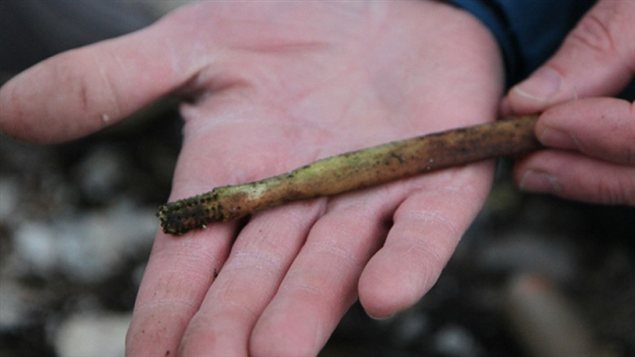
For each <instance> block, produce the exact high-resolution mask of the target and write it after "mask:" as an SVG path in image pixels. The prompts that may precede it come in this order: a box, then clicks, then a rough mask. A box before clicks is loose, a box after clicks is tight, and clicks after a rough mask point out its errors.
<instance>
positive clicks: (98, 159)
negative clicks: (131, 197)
mask: <svg viewBox="0 0 635 357" xmlns="http://www.w3.org/2000/svg"><path fill="white" fill-rule="evenodd" d="M125 158H126V156H125V155H124V154H122V153H121V152H119V150H117V149H116V148H115V147H112V146H107V145H101V146H97V147H96V148H94V149H93V150H92V151H91V152H89V153H88V154H86V155H85V156H84V157H83V160H82V161H81V162H80V163H79V164H78V165H77V167H76V168H75V174H76V176H77V181H78V184H79V188H80V190H81V192H82V194H83V196H84V197H86V198H88V199H90V200H91V201H94V202H105V201H107V200H109V199H110V198H111V197H112V196H113V194H114V193H115V192H116V191H117V188H118V187H119V186H120V185H121V184H122V182H123V181H124V177H125V175H126V173H127V172H129V171H130V169H129V168H128V164H127V163H126V162H125Z"/></svg>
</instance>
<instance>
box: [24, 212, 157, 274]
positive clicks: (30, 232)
mask: <svg viewBox="0 0 635 357" xmlns="http://www.w3.org/2000/svg"><path fill="white" fill-rule="evenodd" d="M156 227H157V223H156V218H155V216H154V210H153V209H149V208H136V207H134V206H132V204H130V203H127V202H120V203H119V204H116V205H114V206H112V207H109V208H107V209H105V210H103V211H93V212H90V213H87V214H86V215H83V216H73V217H68V218H62V219H60V220H58V221H56V222H53V223H50V224H45V223H42V222H27V223H24V224H22V225H21V226H20V227H19V228H18V229H17V231H16V232H15V234H14V236H13V242H14V249H15V254H16V255H17V261H18V262H19V263H18V264H19V265H20V267H18V268H17V270H21V271H22V273H33V274H37V275H40V276H47V275H48V274H50V273H51V272H57V273H61V274H63V275H65V276H67V277H69V278H72V279H77V280H78V281H79V282H96V281H100V280H103V279H105V278H107V277H108V276H110V275H111V274H113V273H117V271H118V269H120V267H121V264H123V263H125V262H126V260H127V259H129V258H131V257H133V256H134V255H135V254H139V252H145V251H146V250H147V249H149V246H150V244H151V241H152V237H153V235H154V232H155V231H156Z"/></svg>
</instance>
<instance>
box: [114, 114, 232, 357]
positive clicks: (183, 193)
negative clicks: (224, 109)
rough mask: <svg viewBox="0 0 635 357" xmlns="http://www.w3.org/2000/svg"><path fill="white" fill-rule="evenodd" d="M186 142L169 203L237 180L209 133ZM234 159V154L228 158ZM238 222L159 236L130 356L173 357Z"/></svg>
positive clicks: (130, 338)
mask: <svg viewBox="0 0 635 357" xmlns="http://www.w3.org/2000/svg"><path fill="white" fill-rule="evenodd" d="M191 124H192V122H191V121H190V122H188V124H187V125H186V129H185V130H184V132H185V134H186V140H184V144H183V147H182V149H181V153H180V156H179V160H178V162H177V166H176V169H175V176H174V180H173V189H172V193H171V199H172V200H174V199H177V198H183V197H188V196H192V195H194V194H196V193H200V192H205V191H207V190H208V189H209V187H215V186H219V185H220V184H225V183H227V182H233V181H234V180H235V178H234V177H232V175H233V174H234V172H235V171H237V170H230V169H223V168H228V167H231V166H228V165H223V164H218V163H216V162H215V160H217V158H218V156H219V155H217V154H216V155H215V153H217V151H216V150H217V149H216V148H214V147H207V146H205V145H203V143H204V142H209V141H212V138H213V136H210V134H209V133H206V134H204V133H200V134H201V135H199V136H198V137H195V138H192V134H191V133H190V131H189V129H188V125H191ZM225 156H231V155H227V154H226V155H225ZM236 229H237V224H236V223H230V224H211V225H209V226H208V227H207V229H205V230H198V231H194V232H190V233H188V235H187V236H184V237H175V236H172V235H166V234H163V233H161V232H160V233H158V234H157V237H156V239H155V242H154V246H153V249H152V252H151V254H150V258H149V261H148V265H147V267H146V269H145V271H144V274H143V280H142V282H141V286H140V288H139V292H138V294H137V300H136V302H135V308H134V311H133V318H132V322H131V325H130V327H129V330H128V335H127V338H126V351H127V355H129V356H164V355H174V354H175V352H176V351H177V349H178V347H179V344H180V341H181V338H182V336H183V334H184V332H185V330H186V328H187V326H188V324H189V321H190V320H191V318H192V317H193V316H194V314H195V313H196V311H198V309H199V307H200V305H201V303H202V302H203V299H204V297H205V295H206V294H207V292H208V290H209V287H210V285H211V284H212V282H213V280H214V276H215V275H216V274H217V273H218V272H219V271H220V270H221V267H222V266H223V264H224V262H225V260H226V257H227V255H228V252H229V250H230V248H231V245H232V243H233V237H234V236H235V232H236Z"/></svg>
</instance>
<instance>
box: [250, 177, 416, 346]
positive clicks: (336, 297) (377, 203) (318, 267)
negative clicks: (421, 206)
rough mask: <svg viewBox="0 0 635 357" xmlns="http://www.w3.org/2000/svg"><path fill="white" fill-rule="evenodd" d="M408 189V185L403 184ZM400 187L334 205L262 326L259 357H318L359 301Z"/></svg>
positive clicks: (254, 342) (255, 342)
mask: <svg viewBox="0 0 635 357" xmlns="http://www.w3.org/2000/svg"><path fill="white" fill-rule="evenodd" d="M402 184H403V183H402ZM402 189H403V187H402V186H400V185H389V186H388V187H385V188H383V189H380V190H377V191H366V192H359V193H354V194H351V195H346V196H343V197H341V198H337V199H334V200H332V201H331V202H330V204H329V207H328V210H327V212H326V214H325V215H324V216H323V217H321V218H320V219H319V220H318V221H317V222H316V224H315V225H314V226H313V228H312V229H311V231H310V233H309V236H308V238H307V242H306V243H305V245H304V247H303V248H302V250H301V251H300V253H299V255H298V256H297V258H296V260H295V261H294V262H293V264H292V265H291V267H290V269H289V271H288V273H287V275H286V276H285V278H284V280H283V281H282V283H281V285H280V288H279V289H278V292H277V293H276V295H275V297H274V298H273V300H272V301H271V303H270V304H269V305H268V306H267V308H266V309H265V311H264V312H263V314H262V316H261V318H260V319H259V320H258V322H257V323H256V326H255V327H254V330H253V332H252V336H251V340H250V341H251V343H250V352H251V355H254V356H312V355H316V354H317V353H318V352H319V350H320V349H321V348H322V346H323V345H324V344H325V343H326V341H327V339H328V337H329V336H330V335H331V333H332V332H333V330H334V329H335V327H336V325H337V323H338V322H339V320H340V318H341V317H342V316H343V314H344V313H345V311H346V310H347V309H348V308H349V307H350V305H351V304H352V303H353V302H354V300H355V298H356V286H357V284H356V282H357V279H358V277H359V274H360V272H361V270H362V268H363V266H364V265H365V263H366V261H367V259H368V257H369V256H370V254H372V252H373V251H375V249H376V248H377V246H378V244H379V243H380V240H381V238H382V237H383V236H384V235H385V232H386V221H387V219H388V218H389V217H390V214H391V212H392V210H394V207H395V206H396V205H397V203H398V202H399V201H400V200H401V198H402V197H403V195H404V191H402Z"/></svg>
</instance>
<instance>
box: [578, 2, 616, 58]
mask: <svg viewBox="0 0 635 357" xmlns="http://www.w3.org/2000/svg"><path fill="white" fill-rule="evenodd" d="M613 17H614V15H613V13H612V11H610V10H599V9H594V11H591V12H590V13H589V14H587V15H586V16H584V17H583V18H582V20H580V22H579V23H578V25H577V26H576V27H575V28H574V30H573V31H572V32H571V36H570V37H569V39H568V40H569V41H572V42H574V43H576V44H579V45H582V46H583V47H585V48H588V49H591V50H593V51H595V52H597V53H598V54H602V55H610V54H612V53H614V52H615V49H616V46H615V39H614V34H613V31H612V30H611V27H610V25H609V24H610V22H611V20H612V18H613Z"/></svg>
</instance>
